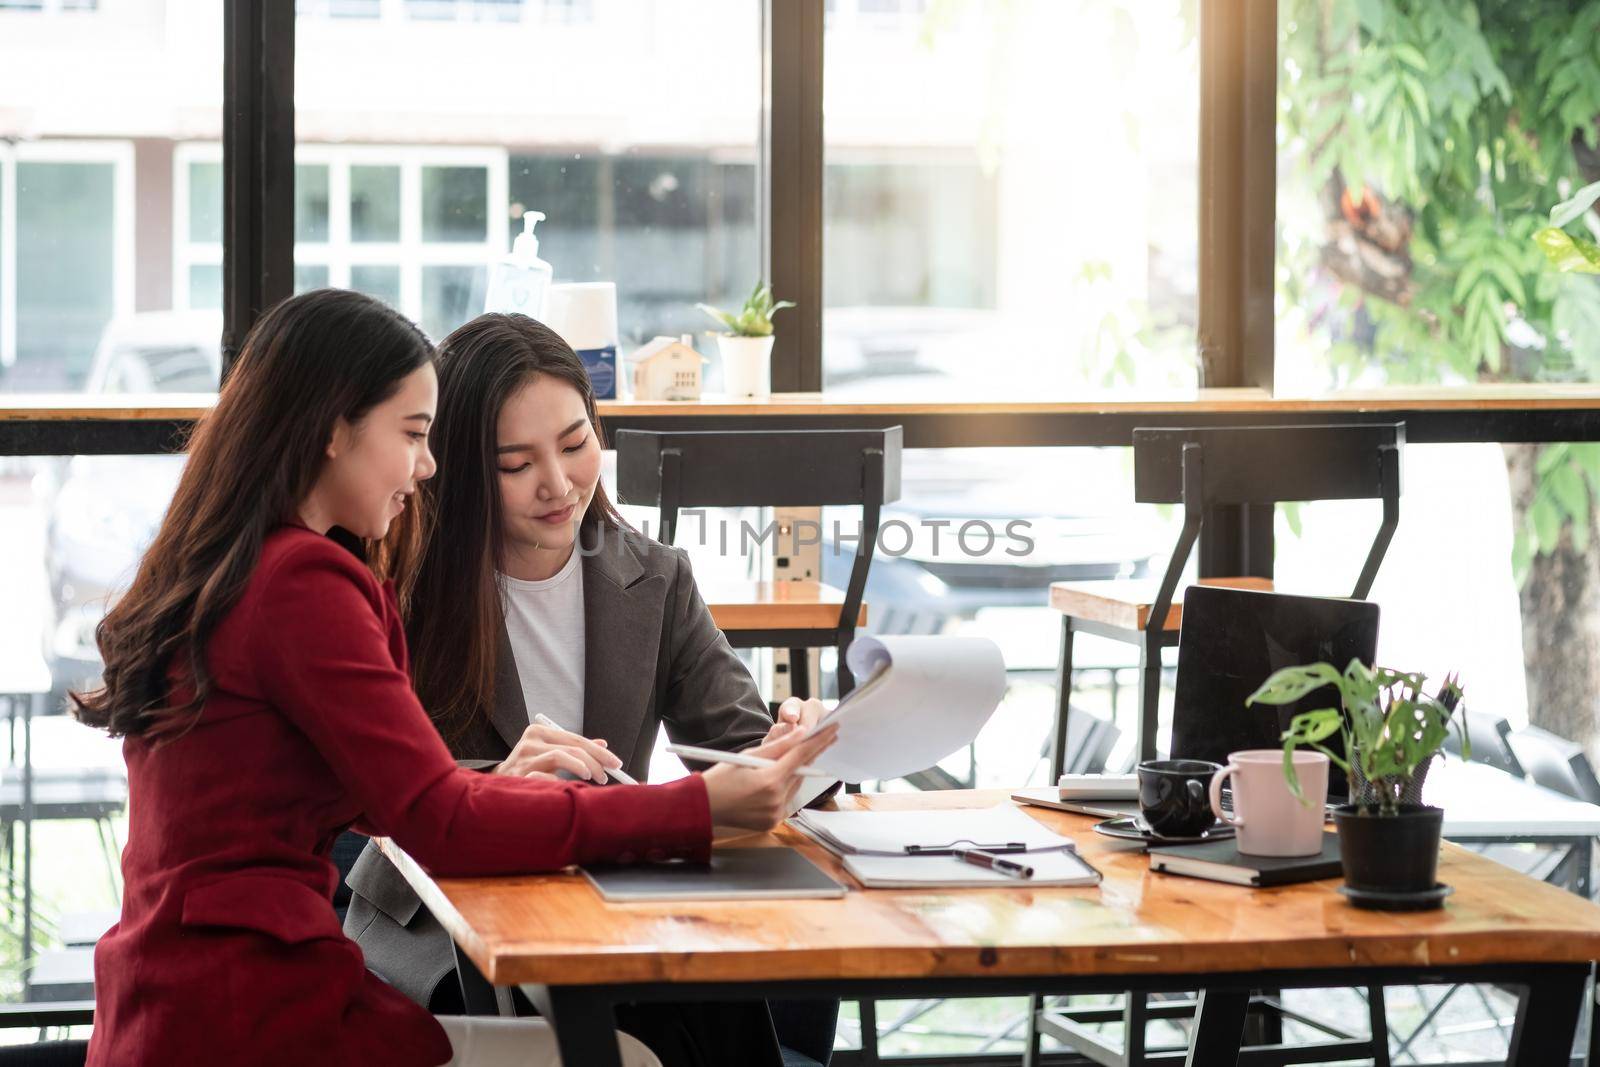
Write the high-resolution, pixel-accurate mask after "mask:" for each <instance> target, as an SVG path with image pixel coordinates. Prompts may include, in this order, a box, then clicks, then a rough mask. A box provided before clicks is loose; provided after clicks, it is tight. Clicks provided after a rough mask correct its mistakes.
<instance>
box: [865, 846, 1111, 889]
mask: <svg viewBox="0 0 1600 1067" xmlns="http://www.w3.org/2000/svg"><path fill="white" fill-rule="evenodd" d="M1005 856H1006V859H1011V860H1016V861H1017V862H1018V863H1024V864H1026V865H1027V866H1029V867H1032V868H1033V877H1032V878H1013V877H1011V876H1010V875H1008V874H1003V873H1001V872H1000V871H991V870H987V869H985V868H983V867H975V866H973V865H972V864H970V863H966V862H964V861H962V860H959V859H957V858H956V857H954V856H846V857H844V869H845V870H846V871H848V872H849V873H850V877H852V878H854V879H855V880H856V881H858V882H860V883H861V884H862V885H864V886H866V887H867V888H868V889H924V888H932V887H938V888H941V889H964V888H967V887H970V886H1011V887H1013V888H1027V887H1033V886H1081V885H1098V884H1099V882H1100V872H1098V871H1096V870H1095V869H1094V868H1093V867H1090V866H1089V865H1088V864H1087V863H1085V862H1084V861H1083V860H1081V859H1079V858H1078V854H1077V853H1076V852H1075V851H1073V850H1072V849H1071V848H1059V849H1056V850H1054V851H1050V852H1027V853H1006V854H1005Z"/></svg>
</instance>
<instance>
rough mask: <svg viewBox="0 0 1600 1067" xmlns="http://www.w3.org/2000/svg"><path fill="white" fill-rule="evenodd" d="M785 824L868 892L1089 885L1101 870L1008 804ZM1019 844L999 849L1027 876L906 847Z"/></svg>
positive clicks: (818, 814) (804, 817)
mask: <svg viewBox="0 0 1600 1067" xmlns="http://www.w3.org/2000/svg"><path fill="white" fill-rule="evenodd" d="M789 825H790V826H793V827H794V828H795V829H797V830H799V831H801V832H802V833H804V834H805V835H806V836H807V837H810V838H811V839H812V840H814V841H816V842H817V843H818V844H820V845H822V846H823V847H824V848H826V849H828V850H829V851H830V852H833V853H834V854H835V855H838V856H840V857H842V858H843V859H844V866H845V870H847V871H849V872H850V875H851V877H853V878H855V879H856V881H858V882H860V883H861V884H862V885H864V886H866V887H868V888H869V889H895V888H909V887H923V886H944V887H961V886H984V885H1007V884H1009V885H1013V886H1016V885H1057V886H1060V885H1068V886H1071V885H1094V884H1096V883H1097V882H1099V881H1100V875H1099V873H1098V872H1096V871H1095V870H1094V868H1092V867H1090V866H1089V865H1088V864H1087V863H1085V862H1083V860H1081V859H1079V858H1078V856H1077V854H1076V852H1074V851H1073V847H1072V840H1071V839H1070V838H1067V837H1063V836H1062V835H1060V834H1058V833H1056V832H1055V831H1054V830H1051V829H1050V828H1049V827H1047V826H1045V825H1043V824H1042V823H1040V822H1038V821H1037V820H1035V819H1032V818H1030V817H1029V816H1028V815H1027V814H1026V813H1025V812H1023V811H1021V810H1019V809H1018V808H1017V807H1016V806H1015V805H1013V804H997V805H995V806H994V807H992V808H960V809H955V810H948V811H812V810H807V811H802V812H800V813H799V814H797V815H795V816H794V817H793V818H791V819H790V820H789ZM1012 844H1020V845H1022V846H1023V848H1024V849H1026V850H1027V851H1025V852H1016V853H1005V856H1006V858H1007V859H1014V860H1016V861H1017V862H1019V863H1024V864H1027V865H1028V866H1030V867H1032V868H1033V869H1034V875H1033V877H1032V878H1030V879H1017V878H1012V877H1009V876H1007V875H1005V874H1001V873H1000V872H998V871H991V870H986V869H985V868H982V867H975V866H973V865H972V864H970V863H966V862H963V861H962V860H960V859H958V858H957V857H955V856H916V855H910V854H908V853H907V852H906V846H907V845H919V846H921V847H923V848H925V849H944V848H952V847H961V848H984V847H986V846H987V847H989V848H999V847H1000V846H1003V845H1012Z"/></svg>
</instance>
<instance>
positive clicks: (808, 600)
mask: <svg viewBox="0 0 1600 1067" xmlns="http://www.w3.org/2000/svg"><path fill="white" fill-rule="evenodd" d="M700 595H701V597H702V598H703V599H704V600H705V602H706V606H707V607H708V608H710V609H711V618H712V620H713V621H714V622H715V623H716V624H717V629H719V630H721V631H723V632H724V633H738V632H739V631H741V630H834V629H837V628H838V626H839V612H840V610H841V609H842V607H843V605H844V591H843V590H842V589H835V588H834V587H833V586H831V585H824V584H823V583H822V582H815V581H779V582H766V581H746V582H738V581H726V582H724V581H717V582H710V583H706V584H704V585H702V587H701V590H700ZM866 622H867V606H866V604H862V605H861V610H860V611H859V612H858V613H857V617H856V625H857V626H865V625H866Z"/></svg>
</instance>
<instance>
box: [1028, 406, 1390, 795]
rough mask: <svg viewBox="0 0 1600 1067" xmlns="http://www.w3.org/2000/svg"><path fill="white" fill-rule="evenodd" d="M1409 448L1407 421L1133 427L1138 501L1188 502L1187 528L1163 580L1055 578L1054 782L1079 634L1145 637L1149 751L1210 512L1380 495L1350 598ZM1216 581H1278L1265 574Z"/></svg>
mask: <svg viewBox="0 0 1600 1067" xmlns="http://www.w3.org/2000/svg"><path fill="white" fill-rule="evenodd" d="M1404 445H1405V424H1404V423H1381V424H1341V425H1327V426H1246V427H1230V428H1221V427H1218V428H1211V427H1174V428H1171V429H1138V430H1134V431H1133V457H1134V459H1133V463H1134V499H1135V500H1136V501H1137V502H1139V503H1141V504H1181V505H1183V530H1182V532H1181V533H1180V534H1179V536H1178V543H1177V544H1176V545H1175V546H1174V547H1173V550H1172V558H1171V559H1170V560H1169V561H1168V563H1167V569H1166V573H1165V574H1164V575H1163V576H1162V578H1161V581H1160V583H1159V584H1158V585H1155V586H1153V587H1152V586H1150V585H1148V584H1143V585H1139V584H1135V583H1127V582H1057V583H1055V584H1054V585H1052V586H1051V587H1050V601H1051V606H1053V607H1055V608H1056V610H1058V611H1060V612H1061V613H1062V619H1061V658H1060V661H1059V664H1058V667H1057V674H1056V720H1055V733H1054V738H1053V741H1052V745H1051V748H1052V756H1051V762H1050V777H1051V781H1055V780H1056V778H1058V777H1059V776H1060V775H1061V773H1062V765H1063V762H1064V757H1065V747H1066V738H1067V719H1068V717H1069V712H1070V700H1071V695H1072V639H1073V635H1074V634H1075V633H1080V632H1082V633H1093V634H1099V635H1101V636H1103V637H1109V638H1111V639H1113V640H1116V641H1125V642H1128V643H1130V644H1135V645H1137V646H1139V721H1138V734H1137V737H1138V746H1137V749H1138V752H1139V758H1140V759H1150V758H1152V757H1153V756H1154V755H1155V752H1156V712H1157V708H1158V706H1159V703H1160V697H1161V670H1162V665H1161V650H1162V649H1164V648H1170V647H1172V646H1174V645H1176V644H1177V643H1178V629H1179V627H1180V625H1181V624H1182V620H1183V608H1182V604H1181V601H1180V598H1179V594H1178V582H1179V580H1180V579H1181V578H1182V576H1183V571H1184V568H1185V566H1187V564H1188V561H1189V555H1190V553H1191V552H1192V551H1193V550H1194V546H1195V542H1196V541H1197V540H1198V539H1199V537H1200V528H1201V525H1202V523H1203V522H1204V520H1205V515H1206V512H1207V511H1208V510H1209V509H1211V508H1214V507H1217V506H1222V505H1251V504H1275V503H1278V502H1279V501H1305V500H1359V499H1379V500H1382V501H1383V522H1382V525H1381V526H1380V527H1379V529H1378V534H1377V537H1376V538H1375V539H1374V540H1373V543H1372V548H1371V549H1370V550H1369V551H1368V553H1367V560H1366V563H1365V565H1364V566H1363V567H1362V568H1361V576H1360V577H1359V578H1358V579H1357V580H1356V584H1355V590H1354V592H1352V593H1351V596H1352V597H1353V598H1355V599H1358V600H1362V599H1365V598H1366V595H1367V592H1368V591H1369V590H1370V589H1371V588H1372V582H1373V579H1374V578H1376V577H1377V574H1378V566H1379V564H1380V563H1382V562H1383V555H1384V552H1385V551H1387V549H1388V547H1389V541H1390V539H1391V538H1392V537H1393V536H1394V531H1395V527H1396V526H1397V525H1399V522H1400V450H1401V448H1403V447H1404ZM1210 580H1211V581H1215V582H1217V583H1219V584H1234V585H1244V586H1247V587H1253V588H1271V586H1270V582H1268V581H1267V580H1265V579H1261V578H1251V577H1240V578H1219V579H1210Z"/></svg>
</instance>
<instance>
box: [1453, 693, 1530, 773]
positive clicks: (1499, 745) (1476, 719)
mask: <svg viewBox="0 0 1600 1067" xmlns="http://www.w3.org/2000/svg"><path fill="white" fill-rule="evenodd" d="M1465 711H1466V713H1467V715H1466V720H1465V721H1466V724H1467V740H1468V741H1469V742H1471V744H1472V754H1471V756H1470V757H1469V758H1470V759H1471V760H1472V762H1473V763H1486V764H1488V765H1489V766H1491V767H1493V768H1495V769H1496V770H1501V771H1505V772H1506V773H1507V774H1509V775H1512V776H1513V777H1516V778H1526V777H1527V776H1528V775H1527V772H1526V771H1525V770H1523V767H1522V762H1521V761H1520V760H1518V759H1517V754H1516V753H1515V752H1513V751H1512V749H1511V743H1510V741H1509V740H1508V738H1509V737H1510V736H1511V723H1509V722H1507V721H1506V720H1505V719H1493V720H1491V719H1490V718H1489V716H1487V715H1483V714H1473V712H1472V709H1471V708H1470V707H1467V708H1466V709H1465ZM1444 750H1445V751H1446V752H1448V753H1450V754H1451V755H1454V756H1459V755H1461V737H1460V735H1459V734H1458V733H1456V732H1455V731H1454V730H1451V731H1450V734H1449V736H1447V737H1446V738H1445V740H1444Z"/></svg>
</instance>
